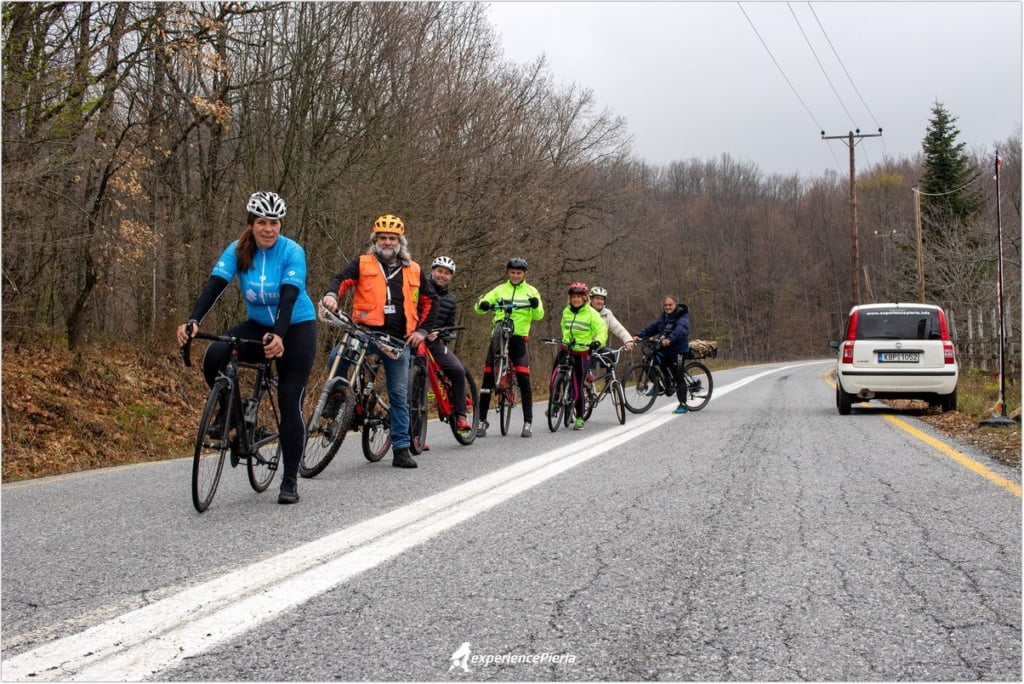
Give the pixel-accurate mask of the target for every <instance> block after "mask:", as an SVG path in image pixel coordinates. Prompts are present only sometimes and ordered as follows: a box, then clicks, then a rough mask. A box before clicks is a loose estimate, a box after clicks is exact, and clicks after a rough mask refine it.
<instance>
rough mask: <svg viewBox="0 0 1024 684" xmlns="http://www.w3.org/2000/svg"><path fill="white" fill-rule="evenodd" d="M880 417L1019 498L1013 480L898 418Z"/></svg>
mask: <svg viewBox="0 0 1024 684" xmlns="http://www.w3.org/2000/svg"><path fill="white" fill-rule="evenodd" d="M882 417H883V418H885V419H886V420H887V421H889V422H890V423H892V424H893V425H895V426H897V427H899V428H901V429H903V430H906V431H907V432H909V433H910V434H911V435H913V436H914V437H917V438H918V439H919V440H921V441H922V442H924V443H926V444H929V445H931V446H933V447H935V448H936V449H938V450H939V451H941V452H942V453H943V454H945V455H946V456H948V457H949V458H951V459H953V460H954V461H956V462H957V463H959V464H960V465H962V466H963V467H965V468H967V469H968V470H970V471H971V472H974V473H977V474H978V475H981V476H982V477H983V478H985V479H986V480H988V481H989V482H993V483H995V484H997V485H999V486H1000V487H1002V488H1003V489H1005V490H1006V491H1008V492H1010V493H1011V494H1013V495H1014V496H1016V497H1018V498H1019V497H1020V485H1019V484H1017V483H1016V482H1014V481H1013V480H1008V479H1006V478H1005V477H1003V476H1002V475H998V474H996V473H994V472H993V471H991V470H989V469H988V468H986V467H985V466H983V465H982V464H980V463H978V462H977V461H975V460H974V459H972V458H970V457H968V456H966V455H964V454H962V453H960V452H959V451H957V450H956V449H954V448H953V447H951V446H949V445H948V444H945V443H943V442H940V441H939V440H937V439H935V438H934V437H932V436H931V435H927V434H925V433H923V432H921V431H920V430H918V429H917V428H916V427H913V426H912V425H908V424H907V423H904V422H903V421H902V420H900V419H899V418H896V417H895V416H885V415H883V416H882Z"/></svg>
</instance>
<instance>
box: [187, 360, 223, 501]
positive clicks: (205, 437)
mask: <svg viewBox="0 0 1024 684" xmlns="http://www.w3.org/2000/svg"><path fill="white" fill-rule="evenodd" d="M230 392H231V390H230V388H229V387H228V382H227V380H218V381H217V382H215V383H214V384H213V388H212V389H211V390H210V396H209V397H208V398H207V399H206V406H204V407H203V414H202V416H201V417H200V418H199V432H198V434H197V435H196V450H195V456H194V457H193V459H192V505H193V506H195V509H196V510H197V511H199V512H200V513H202V512H203V511H205V510H206V509H207V508H209V507H210V502H211V501H213V495H214V493H215V492H216V491H217V485H218V484H219V483H220V474H221V472H223V470H224V458H225V457H226V456H227V454H228V451H229V450H230V446H229V443H230V440H229V439H228V430H227V428H228V411H227V404H228V397H229V396H230ZM211 428H212V432H213V433H214V435H216V438H214V436H211V435H210V434H209V433H210V432H211Z"/></svg>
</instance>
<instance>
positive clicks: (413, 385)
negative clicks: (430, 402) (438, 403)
mask: <svg viewBox="0 0 1024 684" xmlns="http://www.w3.org/2000/svg"><path fill="white" fill-rule="evenodd" d="M425 363H426V362H425V361H424V362H421V361H420V360H419V359H417V360H416V361H414V362H413V364H412V366H410V367H409V438H410V442H409V451H411V452H412V453H414V454H419V453H422V452H423V446H424V445H425V444H426V443H427V369H426V367H425Z"/></svg>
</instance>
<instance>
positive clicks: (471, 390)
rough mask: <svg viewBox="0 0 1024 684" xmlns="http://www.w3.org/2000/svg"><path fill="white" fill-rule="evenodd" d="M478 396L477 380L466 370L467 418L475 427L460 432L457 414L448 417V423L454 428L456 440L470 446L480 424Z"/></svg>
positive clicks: (453, 432)
mask: <svg viewBox="0 0 1024 684" xmlns="http://www.w3.org/2000/svg"><path fill="white" fill-rule="evenodd" d="M476 397H477V393H476V380H474V379H473V376H472V375H470V374H469V371H466V418H467V419H468V421H469V424H470V425H472V426H473V429H472V430H470V431H469V432H459V426H458V418H456V417H455V416H449V418H448V425H449V426H450V427H451V429H452V434H453V435H455V441H456V442H458V443H459V444H463V445H467V446H468V445H470V444H472V443H473V440H475V439H476V429H477V426H478V425H480V416H478V415H477V410H476Z"/></svg>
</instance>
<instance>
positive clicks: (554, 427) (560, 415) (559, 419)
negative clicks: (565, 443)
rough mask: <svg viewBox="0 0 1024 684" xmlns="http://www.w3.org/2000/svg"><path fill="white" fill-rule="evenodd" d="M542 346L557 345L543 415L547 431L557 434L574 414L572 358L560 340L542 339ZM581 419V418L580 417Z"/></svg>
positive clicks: (554, 338)
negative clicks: (546, 405)
mask: <svg viewBox="0 0 1024 684" xmlns="http://www.w3.org/2000/svg"><path fill="white" fill-rule="evenodd" d="M540 341H541V342H543V343H544V344H554V345H558V349H559V351H558V355H557V356H556V357H555V362H556V363H555V367H554V368H553V369H552V370H551V382H550V384H549V385H548V407H547V410H546V411H544V415H545V416H546V417H547V419H548V429H549V430H551V431H552V432H557V431H558V428H559V427H561V426H562V425H563V424H564V425H565V426H566V427H569V425H570V424H571V423H572V422H573V418H574V417H575V414H576V392H575V391H574V388H573V382H572V375H573V366H572V356H570V355H569V353H568V352H567V351H566V350H565V349H566V348H565V345H564V344H563V343H562V340H560V339H558V338H556V337H542V338H540ZM581 417H582V416H581Z"/></svg>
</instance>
